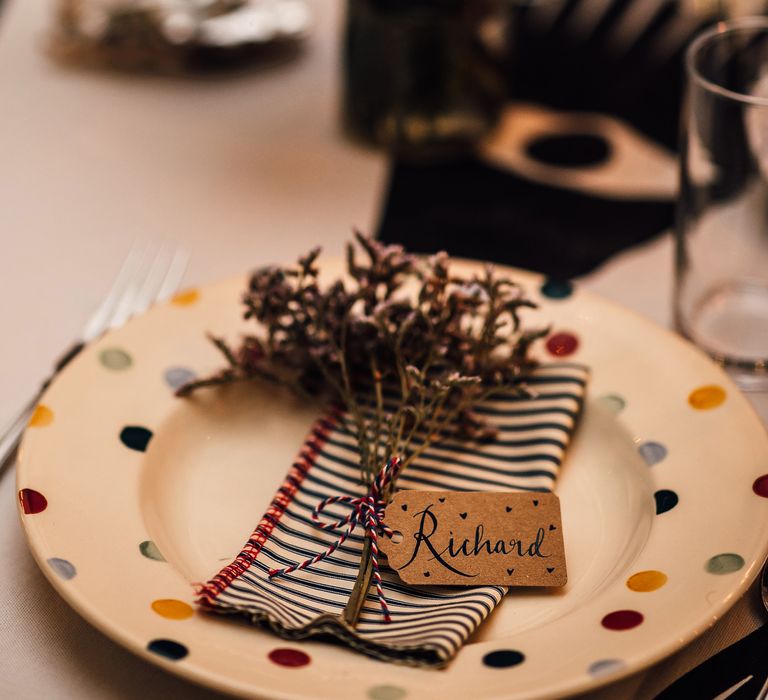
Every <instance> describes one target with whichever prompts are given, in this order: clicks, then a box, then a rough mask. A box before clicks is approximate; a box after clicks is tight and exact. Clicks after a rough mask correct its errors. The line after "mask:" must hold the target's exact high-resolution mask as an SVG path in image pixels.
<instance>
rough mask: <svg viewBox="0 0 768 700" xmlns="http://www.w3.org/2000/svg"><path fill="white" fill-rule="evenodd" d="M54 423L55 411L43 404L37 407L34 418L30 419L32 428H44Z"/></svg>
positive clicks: (33, 414) (33, 413)
mask: <svg viewBox="0 0 768 700" xmlns="http://www.w3.org/2000/svg"><path fill="white" fill-rule="evenodd" d="M51 423H53V411H52V410H51V409H50V408H48V406H45V405H43V404H38V405H37V406H35V410H34V411H33V412H32V416H31V417H30V419H29V427H30V428H44V427H45V426H46V425H50V424H51Z"/></svg>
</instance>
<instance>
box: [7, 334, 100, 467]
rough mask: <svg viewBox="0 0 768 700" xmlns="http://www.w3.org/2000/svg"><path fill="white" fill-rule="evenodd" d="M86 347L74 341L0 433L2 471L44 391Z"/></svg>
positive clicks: (17, 444)
mask: <svg viewBox="0 0 768 700" xmlns="http://www.w3.org/2000/svg"><path fill="white" fill-rule="evenodd" d="M84 347H85V343H81V342H78V343H74V344H73V345H72V346H71V347H70V348H69V349H68V350H67V351H66V352H65V353H64V354H63V355H62V356H61V357H59V359H58V360H56V363H55V364H54V366H53V372H51V374H50V375H49V376H48V378H47V379H46V380H45V381H44V382H43V384H42V386H41V387H40V390H39V391H38V392H37V393H36V394H35V395H34V396H33V397H32V398H31V399H29V400H28V401H27V403H26V404H25V405H24V408H22V409H21V411H19V413H18V415H17V416H16V418H15V419H14V421H13V423H11V425H9V426H8V429H7V430H6V431H5V432H4V433H3V434H2V435H0V473H2V471H3V470H4V468H5V467H6V466H7V465H8V463H9V462H10V461H11V457H12V456H13V454H14V452H15V451H16V448H17V447H18V446H19V442H20V441H21V436H22V434H23V433H24V428H26V427H27V424H28V423H29V419H30V418H31V417H32V413H33V411H34V410H35V406H36V405H37V402H38V401H39V400H40V396H41V395H42V393H43V392H44V391H45V390H46V389H47V388H48V387H49V386H50V384H51V382H52V381H53V380H54V378H55V377H56V375H57V374H58V373H59V372H61V370H63V369H64V368H65V367H66V366H67V365H68V364H69V363H70V362H72V360H74V359H75V358H76V357H77V356H78V355H79V354H80V352H81V351H82V349H83V348H84Z"/></svg>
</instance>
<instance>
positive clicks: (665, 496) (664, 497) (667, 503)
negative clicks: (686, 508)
mask: <svg viewBox="0 0 768 700" xmlns="http://www.w3.org/2000/svg"><path fill="white" fill-rule="evenodd" d="M653 499H654V500H655V501H656V515H661V514H662V513H668V512H669V511H670V510H672V509H673V508H674V507H675V506H676V505H677V504H678V502H679V500H680V499H679V498H678V496H677V494H676V493H675V492H674V491H670V490H669V489H660V490H659V491H657V492H656V493H654V494H653Z"/></svg>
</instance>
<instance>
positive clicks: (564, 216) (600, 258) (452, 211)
mask: <svg viewBox="0 0 768 700" xmlns="http://www.w3.org/2000/svg"><path fill="white" fill-rule="evenodd" d="M386 207H387V208H386V212H385V216H384V220H383V222H382V224H381V227H380V229H379V237H380V238H381V239H382V240H383V241H386V242H399V243H405V244H406V245H407V246H408V249H409V250H411V251H413V252H415V253H433V252H435V251H437V250H447V251H449V252H450V254H451V255H457V256H461V257H465V258H475V259H480V260H493V261H496V262H499V263H504V264H508V265H514V266H516V267H522V268H525V269H528V270H535V271H537V272H542V273H544V274H547V275H551V276H553V277H556V278H559V279H568V278H571V277H575V276H578V275H582V274H584V273H586V272H589V271H590V270H592V269H594V268H595V267H597V266H598V265H599V264H600V263H602V262H604V261H605V260H607V259H608V258H609V257H610V256H612V255H614V254H615V253H617V252H619V251H620V250H622V249H624V248H627V247H629V246H632V245H636V244H637V243H639V242H641V241H644V240H646V239H647V238H648V237H649V236H650V235H653V234H654V233H655V232H657V231H661V230H662V229H664V228H665V227H667V226H669V225H670V223H671V222H672V218H673V215H674V204H673V203H672V201H671V200H668V201H665V200H663V199H659V200H634V201H633V200H621V199H613V198H603V197H595V196H590V195H588V194H584V193H583V192H579V191H576V190H568V189H563V188H560V187H554V186H553V187H550V186H547V185H542V184H540V183H536V182H532V181H530V180H527V179H526V178H523V177H519V176H517V175H514V174H513V173H509V172H505V171H503V170H499V169H497V168H494V167H491V166H489V165H486V164H484V163H481V162H479V161H478V160H476V159H470V158H468V159H464V160H457V161H454V162H452V163H450V164H448V163H443V164H439V165H437V164H436V165H431V166H424V165H413V164H409V163H403V162H400V163H398V164H396V165H395V166H394V169H393V172H392V176H391V180H390V187H389V193H388V197H387V205H386Z"/></svg>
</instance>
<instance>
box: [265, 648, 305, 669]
mask: <svg viewBox="0 0 768 700" xmlns="http://www.w3.org/2000/svg"><path fill="white" fill-rule="evenodd" d="M267 657H268V658H269V660H270V661H271V662H272V663H275V664H277V665H278V666H284V667H285V668H301V667H302V666H306V665H308V664H309V662H310V661H311V660H312V659H310V657H309V654H305V653H304V652H303V651H299V650H298V649H289V648H287V647H284V648H279V649H273V650H272V651H270V652H269V654H268V655H267Z"/></svg>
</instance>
